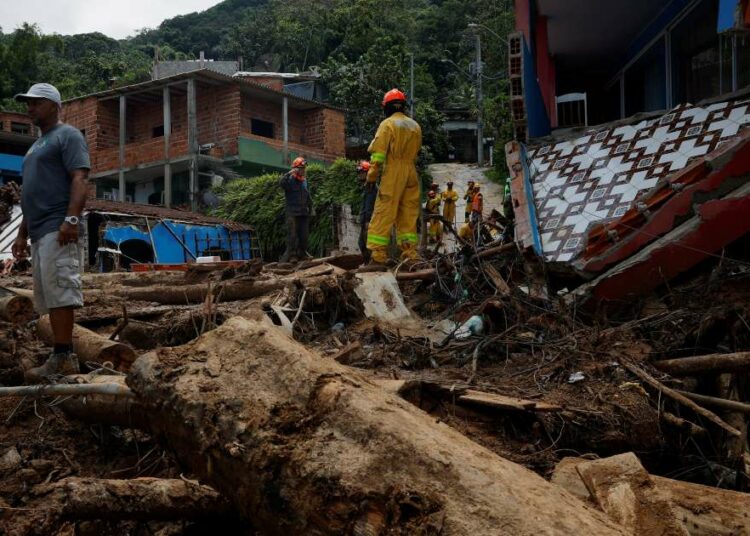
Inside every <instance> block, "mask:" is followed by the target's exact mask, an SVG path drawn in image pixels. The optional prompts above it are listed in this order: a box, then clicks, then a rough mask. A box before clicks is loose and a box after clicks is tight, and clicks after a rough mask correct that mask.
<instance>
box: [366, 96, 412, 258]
mask: <svg viewBox="0 0 750 536" xmlns="http://www.w3.org/2000/svg"><path fill="white" fill-rule="evenodd" d="M405 108H406V95H404V94H403V93H402V92H401V91H399V90H398V89H392V90H390V91H389V92H387V93H386V94H385V96H384V97H383V111H384V113H385V119H384V120H383V121H382V122H381V123H380V126H378V131H377V132H376V133H375V138H374V139H373V140H372V143H370V147H369V148H368V152H369V153H370V154H371V155H372V157H371V158H370V162H371V166H370V171H369V172H368V173H367V182H370V183H374V182H376V181H377V179H378V176H379V175H380V172H381V171H382V172H383V176H382V178H381V180H380V190H379V191H378V195H377V199H376V200H375V210H374V212H373V216H372V221H371V222H370V228H369V230H368V232H367V247H368V249H370V251H371V252H372V261H371V262H372V263H373V264H385V262H386V260H387V257H388V253H387V250H388V243H389V242H390V238H391V229H392V228H393V226H394V225H395V226H396V241H397V243H398V245H399V247H400V248H401V258H402V259H403V260H417V259H418V258H419V255H418V253H417V243H418V241H419V236H418V235H417V218H418V217H419V206H420V201H419V198H420V193H419V175H418V174H417V167H416V162H417V156H418V155H419V150H420V148H421V147H422V129H421V127H420V126H419V124H418V123H417V122H416V121H414V120H413V119H412V118H410V117H408V116H407V115H405V113H404V111H405Z"/></svg>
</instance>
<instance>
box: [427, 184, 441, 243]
mask: <svg viewBox="0 0 750 536" xmlns="http://www.w3.org/2000/svg"><path fill="white" fill-rule="evenodd" d="M424 211H425V214H426V215H427V216H428V218H429V216H432V215H434V216H440V196H439V195H437V193H435V192H434V191H433V190H430V191H429V192H428V193H427V203H426V204H425V207H424ZM427 224H428V226H429V236H430V242H440V241H441V240H442V238H443V224H442V222H441V221H440V220H439V219H437V218H429V219H428V220H427Z"/></svg>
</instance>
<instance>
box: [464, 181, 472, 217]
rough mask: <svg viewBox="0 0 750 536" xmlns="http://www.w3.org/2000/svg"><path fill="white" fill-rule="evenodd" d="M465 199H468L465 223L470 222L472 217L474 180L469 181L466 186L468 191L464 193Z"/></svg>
mask: <svg viewBox="0 0 750 536" xmlns="http://www.w3.org/2000/svg"><path fill="white" fill-rule="evenodd" d="M464 201H466V208H465V209H464V223H468V222H469V218H470V217H471V204H472V202H473V201H474V181H469V182H468V185H467V187H466V193H465V194H464Z"/></svg>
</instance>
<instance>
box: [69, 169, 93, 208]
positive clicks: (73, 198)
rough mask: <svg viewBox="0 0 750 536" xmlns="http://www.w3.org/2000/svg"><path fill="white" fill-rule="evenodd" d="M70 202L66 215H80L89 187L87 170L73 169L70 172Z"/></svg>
mask: <svg viewBox="0 0 750 536" xmlns="http://www.w3.org/2000/svg"><path fill="white" fill-rule="evenodd" d="M70 179H71V181H70V203H69V204H68V213H67V216H78V217H80V216H81V213H82V212H83V209H84V208H85V206H86V197H87V196H88V189H89V187H88V186H89V184H88V183H89V170H88V169H75V170H73V172H72V173H71V174H70Z"/></svg>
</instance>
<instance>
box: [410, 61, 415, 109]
mask: <svg viewBox="0 0 750 536" xmlns="http://www.w3.org/2000/svg"><path fill="white" fill-rule="evenodd" d="M409 103H410V104H409V115H411V117H412V118H413V117H414V54H413V53H409Z"/></svg>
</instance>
